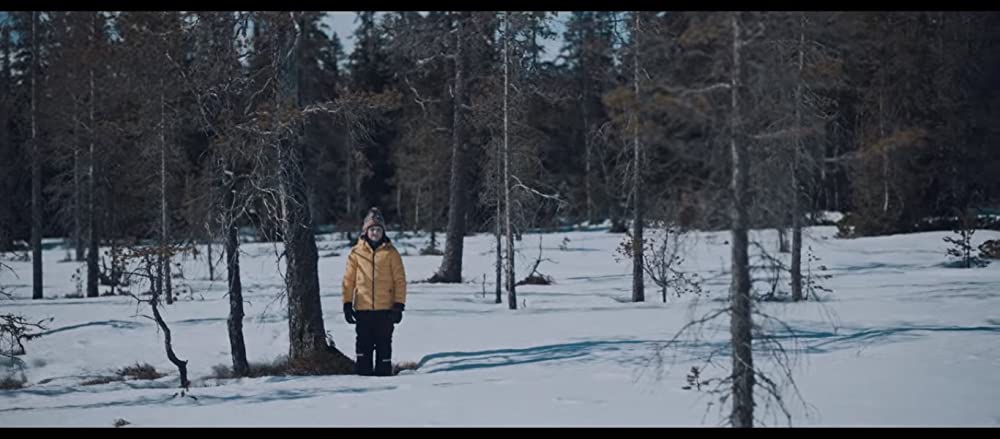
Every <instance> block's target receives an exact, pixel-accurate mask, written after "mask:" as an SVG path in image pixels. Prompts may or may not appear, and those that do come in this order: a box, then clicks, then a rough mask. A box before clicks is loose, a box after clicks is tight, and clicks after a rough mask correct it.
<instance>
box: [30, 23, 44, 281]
mask: <svg viewBox="0 0 1000 439" xmlns="http://www.w3.org/2000/svg"><path fill="white" fill-rule="evenodd" d="M38 55H39V51H38V12H37V11H31V274H32V282H31V287H32V288H31V289H32V293H31V298H32V299H41V298H42V164H41V160H42V154H41V152H40V151H39V149H38V143H39V140H38V121H37V120H36V117H37V114H36V113H37V112H38V106H37V100H38V90H36V87H35V83H36V80H37V76H38V66H39V64H40V63H39V62H38Z"/></svg>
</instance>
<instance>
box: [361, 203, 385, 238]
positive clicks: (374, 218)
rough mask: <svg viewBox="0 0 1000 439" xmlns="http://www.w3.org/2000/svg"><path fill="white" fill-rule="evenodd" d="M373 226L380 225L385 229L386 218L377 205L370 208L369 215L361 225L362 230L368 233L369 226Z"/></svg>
mask: <svg viewBox="0 0 1000 439" xmlns="http://www.w3.org/2000/svg"><path fill="white" fill-rule="evenodd" d="M372 226H379V227H381V228H382V230H385V219H384V218H382V212H381V211H380V210H378V208H377V207H373V208H371V209H370V210H368V215H367V216H365V222H364V224H363V225H362V226H361V230H362V231H363V232H365V233H368V228H369V227H372Z"/></svg>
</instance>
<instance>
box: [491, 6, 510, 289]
mask: <svg viewBox="0 0 1000 439" xmlns="http://www.w3.org/2000/svg"><path fill="white" fill-rule="evenodd" d="M506 19H507V15H506V12H505V13H504V20H505V21H506ZM504 32H506V29H505V30H504ZM506 38H507V35H506V34H504V63H505V64H504V80H505V81H506V80H507V64H506V62H507V40H506ZM506 99H507V86H506V83H505V84H504V117H506V116H507V111H506V110H507V107H506V105H507V101H506ZM504 128H506V126H505V127H504ZM505 134H506V133H505ZM500 156H501V150H500V145H499V144H497V152H496V161H497V174H496V175H497V185H496V189H497V193H496V197H497V213H496V216H495V217H494V218H496V219H495V220H494V221H495V222H496V235H497V267H496V268H497V285H496V300H495V301H494V302H493V303H502V302H503V297H501V295H502V294H503V292H502V290H503V287H502V286H501V283H502V282H503V280H502V279H503V274H502V273H503V271H504V270H503V245H502V244H501V243H502V239H501V236H502V235H503V233H502V230H501V222H502V221H503V219H502V218H503V211H502V210H501V209H500V208H501V205H502V204H503V203H502V201H503V195H502V194H503V185H504V182H505V181H504V180H503V179H502V178H500V173H501V168H500V166H501V163H500V161H501V160H500Z"/></svg>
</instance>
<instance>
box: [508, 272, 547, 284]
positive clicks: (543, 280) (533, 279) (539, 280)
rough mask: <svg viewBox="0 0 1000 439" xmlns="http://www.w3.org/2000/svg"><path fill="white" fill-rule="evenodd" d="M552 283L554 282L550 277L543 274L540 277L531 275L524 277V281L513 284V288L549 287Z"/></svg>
mask: <svg viewBox="0 0 1000 439" xmlns="http://www.w3.org/2000/svg"><path fill="white" fill-rule="evenodd" d="M553 283H554V281H553V280H552V276H546V275H544V274H542V275H539V274H532V275H531V276H528V277H526V278H524V279H521V280H519V281H517V282H515V283H514V285H515V286H521V285H551V284H553Z"/></svg>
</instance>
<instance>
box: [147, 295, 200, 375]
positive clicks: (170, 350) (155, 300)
mask: <svg viewBox="0 0 1000 439" xmlns="http://www.w3.org/2000/svg"><path fill="white" fill-rule="evenodd" d="M159 299H160V298H159V292H158V291H156V290H155V288H154V291H153V297H152V298H150V299H149V306H150V307H151V308H153V319H154V320H156V324H157V325H159V327H160V330H162V331H163V345H164V347H165V348H166V350H167V359H168V360H170V362H171V363H173V364H174V366H177V372H178V373H179V374H180V378H181V389H183V390H185V391H186V390H188V388H189V387H191V382H190V381H188V377H187V360H181V359H180V358H177V355H176V354H174V347H173V345H172V343H171V337H170V328H169V327H168V326H167V323H166V322H164V321H163V316H161V315H160V309H159V307H158V304H159Z"/></svg>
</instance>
